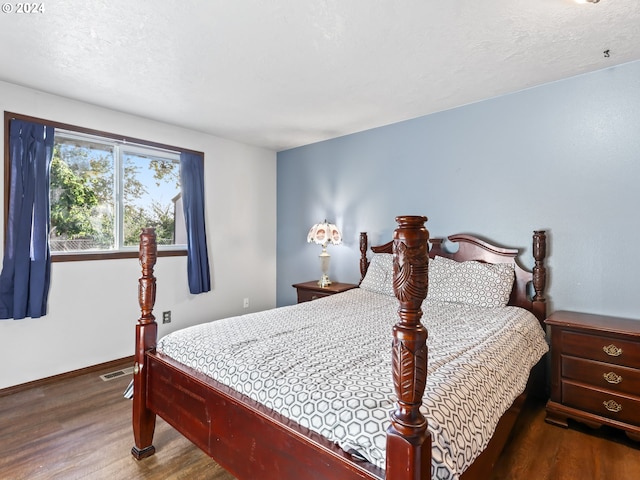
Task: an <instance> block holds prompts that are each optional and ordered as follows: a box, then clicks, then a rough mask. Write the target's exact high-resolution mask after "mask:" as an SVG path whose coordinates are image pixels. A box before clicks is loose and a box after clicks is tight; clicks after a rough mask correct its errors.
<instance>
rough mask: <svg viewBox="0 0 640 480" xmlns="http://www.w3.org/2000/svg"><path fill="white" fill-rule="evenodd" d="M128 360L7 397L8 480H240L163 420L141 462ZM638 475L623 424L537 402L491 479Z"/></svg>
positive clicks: (3, 406) (638, 451)
mask: <svg viewBox="0 0 640 480" xmlns="http://www.w3.org/2000/svg"><path fill="white" fill-rule="evenodd" d="M126 366H129V365H128V364H122V365H119V366H116V367H113V366H110V367H109V369H108V370H105V371H101V372H91V373H88V374H84V375H80V376H77V377H74V378H69V379H64V380H60V381H56V382H54V383H51V384H48V385H44V386H38V387H33V388H30V389H28V390H25V391H19V392H16V393H13V394H11V395H6V396H0V478H1V479H11V480H23V479H24V480H27V479H28V480H40V479H42V480H44V479H46V480H50V479H64V480H70V479H71V480H73V479H85V478H86V479H92V480H94V479H95V480H101V479H105V480H121V479H123V480H124V479H126V480H134V479H158V480H160V479H162V480H167V479H185V480H186V479H189V480H199V479H203V480H204V479H213V480H234V477H233V476H232V475H231V474H229V473H227V472H225V471H224V470H222V469H221V468H220V467H219V466H217V465H216V463H215V462H213V461H212V460H211V459H209V458H208V457H206V456H205V455H204V454H203V453H202V452H200V450H198V449H197V448H196V447H195V446H193V445H192V444H191V443H190V442H189V441H188V440H186V439H184V438H183V437H182V436H180V435H179V434H178V433H177V432H175V431H174V430H173V429H172V428H171V427H169V426H168V425H167V424H166V423H165V422H164V421H162V420H161V419H158V426H157V429H156V436H155V441H154V444H155V446H156V449H157V452H156V454H155V455H154V456H152V457H150V458H147V459H145V460H143V461H141V462H138V461H136V460H135V459H134V458H133V457H132V456H131V455H130V453H129V452H130V450H131V446H132V444H133V437H132V433H131V426H130V417H131V402H130V401H129V400H126V399H124V398H123V397H122V392H123V391H124V389H125V387H126V386H127V384H128V382H129V378H128V377H121V378H117V379H114V380H110V381H108V382H104V381H102V380H101V379H100V378H99V375H100V374H103V373H108V372H110V371H113V370H117V369H118V368H123V367H126ZM638 478H640V445H639V444H636V443H634V442H631V441H630V440H628V439H627V438H626V437H625V436H624V435H623V434H620V433H619V432H617V431H615V430H607V429H602V430H589V429H587V428H586V427H581V426H580V425H578V424H572V427H571V428H569V429H562V428H559V427H555V426H551V425H548V424H546V423H545V422H544V406H543V405H542V404H541V403H536V402H531V403H529V404H527V405H526V407H525V414H524V415H523V416H522V417H521V421H519V423H518V424H517V426H516V429H515V431H514V436H513V437H512V439H511V441H510V443H509V445H508V447H507V448H506V450H505V452H504V453H503V455H502V457H501V458H500V461H499V463H498V465H497V467H496V470H495V472H494V475H493V476H492V478H491V480H502V479H505V480H565V479H566V480H573V479H576V480H609V479H616V480H627V479H628V480H636V479H638ZM256 480H259V479H256ZM301 480H304V479H301Z"/></svg>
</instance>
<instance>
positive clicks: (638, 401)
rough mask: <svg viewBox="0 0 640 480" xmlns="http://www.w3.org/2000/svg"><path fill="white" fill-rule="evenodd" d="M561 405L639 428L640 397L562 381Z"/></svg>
mask: <svg viewBox="0 0 640 480" xmlns="http://www.w3.org/2000/svg"><path fill="white" fill-rule="evenodd" d="M562 403H564V404H565V405H567V406H569V407H574V408H578V409H580V410H584V411H587V412H591V413H595V414H596V415H600V416H602V417H606V418H610V419H612V420H617V421H620V422H624V423H630V424H633V425H639V426H640V397H629V396H627V395H624V394H616V393H613V392H610V391H607V390H596V389H593V388H588V387H585V386H582V385H576V384H574V383H572V382H570V381H563V382H562ZM607 405H608V408H607Z"/></svg>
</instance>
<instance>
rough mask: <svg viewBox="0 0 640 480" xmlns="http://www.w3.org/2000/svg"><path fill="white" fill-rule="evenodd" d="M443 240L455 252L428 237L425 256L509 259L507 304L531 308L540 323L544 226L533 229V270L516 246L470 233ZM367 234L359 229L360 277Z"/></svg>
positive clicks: (377, 249)
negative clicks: (525, 265) (511, 273)
mask: <svg viewBox="0 0 640 480" xmlns="http://www.w3.org/2000/svg"><path fill="white" fill-rule="evenodd" d="M447 240H448V241H450V242H452V243H455V244H457V245H458V249H457V250H456V251H455V252H449V251H447V250H445V248H444V245H443V243H444V241H445V239H443V238H432V239H429V246H430V248H429V258H434V257H435V256H436V255H437V256H440V257H447V258H451V259H453V260H455V261H457V262H464V261H467V260H476V261H479V262H485V263H510V264H513V266H514V271H515V281H514V282H513V290H512V291H511V297H510V299H509V305H513V306H517V307H522V308H525V309H527V310H529V311H531V312H532V313H533V314H534V315H535V316H536V317H537V318H538V320H539V321H540V322H541V323H542V322H543V321H544V319H545V318H546V314H547V309H546V298H545V295H544V290H545V286H546V276H547V272H546V268H545V266H544V260H545V257H546V247H547V237H546V234H545V231H544V230H537V231H535V232H534V233H533V258H534V260H535V264H534V267H533V271H532V272H529V271H527V270H524V269H523V268H522V267H521V266H520V264H519V263H518V256H519V255H518V254H519V251H518V249H517V248H504V247H498V246H496V245H491V244H490V243H487V242H485V241H483V240H480V239H479V238H476V237H474V236H472V235H466V234H457V235H451V236H450V237H447ZM392 249H393V241H390V242H387V243H385V244H383V245H377V246H372V247H371V251H372V252H373V253H393V252H392ZM367 250H368V238H367V234H366V232H361V233H360V254H361V255H360V274H361V277H360V281H361V282H362V279H364V276H365V274H366V273H367V269H368V267H369V260H368V259H367Z"/></svg>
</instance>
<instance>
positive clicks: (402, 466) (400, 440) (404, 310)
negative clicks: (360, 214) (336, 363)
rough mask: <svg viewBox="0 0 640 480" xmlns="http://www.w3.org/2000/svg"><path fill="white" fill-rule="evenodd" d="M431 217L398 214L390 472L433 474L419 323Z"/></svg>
mask: <svg viewBox="0 0 640 480" xmlns="http://www.w3.org/2000/svg"><path fill="white" fill-rule="evenodd" d="M426 221H427V218H426V217H422V216H403V217H396V222H398V228H397V229H396V230H395V232H394V234H393V290H394V292H395V294H396V297H397V298H398V300H399V302H400V308H399V310H398V314H399V316H400V320H399V322H398V323H397V324H396V325H395V327H394V328H393V346H392V349H393V353H392V355H393V357H392V368H393V385H394V389H395V392H396V396H397V402H396V409H395V410H394V411H393V412H392V413H391V426H390V427H389V429H388V430H387V460H386V478H388V479H393V480H419V479H421V478H430V475H431V474H430V472H431V435H430V433H429V431H428V430H427V420H426V418H425V417H424V416H423V415H422V413H420V406H421V405H422V395H423V394H424V389H425V386H426V383H427V335H428V334H427V329H426V328H425V327H424V325H422V324H421V323H420V318H421V317H422V310H421V307H422V301H423V300H424V299H425V297H426V296H427V288H428V263H427V262H428V256H429V249H428V246H427V241H428V239H429V232H428V231H427V229H426V228H425V227H424V222H426Z"/></svg>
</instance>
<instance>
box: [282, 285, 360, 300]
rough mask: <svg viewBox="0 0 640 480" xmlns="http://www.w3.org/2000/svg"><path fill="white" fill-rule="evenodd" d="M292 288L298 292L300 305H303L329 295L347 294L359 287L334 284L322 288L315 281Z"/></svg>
mask: <svg viewBox="0 0 640 480" xmlns="http://www.w3.org/2000/svg"><path fill="white" fill-rule="evenodd" d="M292 286H293V288H295V289H296V290H297V291H298V303H302V302H308V301H310V300H315V299H317V298H321V297H328V296H329V295H335V294H336V293H342V292H346V291H347V290H351V289H352V288H356V287H357V286H358V285H356V284H355V283H340V282H333V283H331V285H329V286H327V287H321V286H320V285H318V282H317V281H313V282H305V283H296V284H294V285H292Z"/></svg>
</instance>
